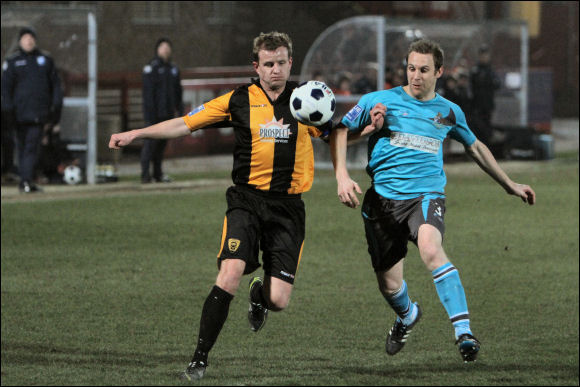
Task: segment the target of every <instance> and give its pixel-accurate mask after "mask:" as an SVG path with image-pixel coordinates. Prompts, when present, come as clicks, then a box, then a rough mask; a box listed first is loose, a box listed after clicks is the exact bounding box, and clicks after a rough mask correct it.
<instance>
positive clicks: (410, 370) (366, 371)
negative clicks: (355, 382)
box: [336, 360, 578, 381]
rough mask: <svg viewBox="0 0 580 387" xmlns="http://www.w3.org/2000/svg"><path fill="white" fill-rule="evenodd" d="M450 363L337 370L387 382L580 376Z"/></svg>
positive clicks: (550, 368) (545, 367) (568, 368)
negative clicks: (483, 376)
mask: <svg viewBox="0 0 580 387" xmlns="http://www.w3.org/2000/svg"><path fill="white" fill-rule="evenodd" d="M459 361H460V360H458V363H449V364H438V365H433V364H416V363H411V364H403V365H397V366H395V367H388V368H387V367H385V368H379V367H377V366H375V367H361V366H350V367H349V366H347V367H340V368H338V367H336V370H340V371H345V372H346V373H352V374H357V375H367V376H380V377H385V378H409V377H412V378H413V379H417V380H421V379H425V380H430V379H433V374H434V373H438V372H441V373H446V372H449V373H453V374H454V375H455V376H457V374H458V373H464V374H465V375H466V377H468V378H469V377H472V376H473V374H474V373H483V374H488V375H491V374H496V375H499V374H500V373H504V372H505V373H510V374H513V375H514V377H513V378H508V379H506V381H507V380H511V381H514V380H518V379H522V378H523V377H524V375H529V376H532V375H538V374H544V375H556V374H559V375H570V376H572V375H578V368H577V365H576V366H575V365H572V364H570V365H567V364H542V365H539V364H521V363H517V364H515V363H513V364H500V365H497V364H493V365H490V364H486V363H484V362H475V363H470V364H461V363H459Z"/></svg>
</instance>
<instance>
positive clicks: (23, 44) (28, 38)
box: [19, 34, 36, 52]
mask: <svg viewBox="0 0 580 387" xmlns="http://www.w3.org/2000/svg"><path fill="white" fill-rule="evenodd" d="M19 44H20V48H22V50H24V52H31V51H32V50H34V49H35V48H36V39H34V36H32V35H31V34H24V35H22V37H21V38H20V41H19Z"/></svg>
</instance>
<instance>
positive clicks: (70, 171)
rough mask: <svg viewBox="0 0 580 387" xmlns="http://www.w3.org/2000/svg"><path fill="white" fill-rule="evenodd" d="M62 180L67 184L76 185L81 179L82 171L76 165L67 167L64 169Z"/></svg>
mask: <svg viewBox="0 0 580 387" xmlns="http://www.w3.org/2000/svg"><path fill="white" fill-rule="evenodd" d="M62 179H63V180H64V182H65V183H67V184H71V185H74V184H78V183H80V182H81V180H82V179H83V175H82V171H81V169H80V168H79V167H77V166H76V165H69V166H68V167H66V168H65V169H64V175H63V177H62Z"/></svg>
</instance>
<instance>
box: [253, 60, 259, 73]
mask: <svg viewBox="0 0 580 387" xmlns="http://www.w3.org/2000/svg"><path fill="white" fill-rule="evenodd" d="M252 66H254V70H255V71H256V72H258V62H255V61H254V62H252Z"/></svg>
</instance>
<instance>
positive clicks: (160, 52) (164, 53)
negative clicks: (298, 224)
mask: <svg viewBox="0 0 580 387" xmlns="http://www.w3.org/2000/svg"><path fill="white" fill-rule="evenodd" d="M157 56H159V57H160V58H162V59H163V60H165V61H167V60H169V57H170V56H171V46H170V45H169V43H167V42H163V43H161V44H160V45H159V47H157Z"/></svg>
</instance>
